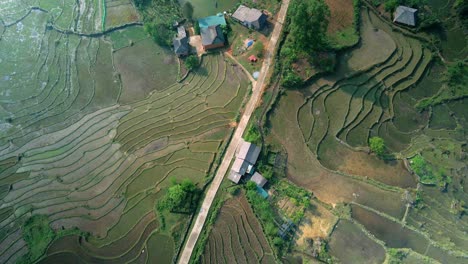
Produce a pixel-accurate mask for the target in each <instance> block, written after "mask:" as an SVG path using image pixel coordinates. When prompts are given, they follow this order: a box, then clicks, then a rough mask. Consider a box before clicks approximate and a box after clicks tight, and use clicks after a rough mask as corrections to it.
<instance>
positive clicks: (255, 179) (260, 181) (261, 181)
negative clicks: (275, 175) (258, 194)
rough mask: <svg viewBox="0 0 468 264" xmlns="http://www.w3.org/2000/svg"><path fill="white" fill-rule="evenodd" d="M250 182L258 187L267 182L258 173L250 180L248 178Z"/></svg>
mask: <svg viewBox="0 0 468 264" xmlns="http://www.w3.org/2000/svg"><path fill="white" fill-rule="evenodd" d="M250 180H251V181H253V182H255V183H256V184H257V186H258V187H263V186H264V185H265V184H266V183H267V182H268V181H267V179H265V178H264V177H263V176H262V175H261V174H260V173H258V172H255V173H254V175H253V176H252V178H250Z"/></svg>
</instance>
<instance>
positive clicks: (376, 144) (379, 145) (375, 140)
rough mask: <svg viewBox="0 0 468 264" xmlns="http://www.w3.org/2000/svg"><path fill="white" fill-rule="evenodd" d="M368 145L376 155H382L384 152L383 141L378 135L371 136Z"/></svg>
mask: <svg viewBox="0 0 468 264" xmlns="http://www.w3.org/2000/svg"><path fill="white" fill-rule="evenodd" d="M369 147H370V149H371V151H372V152H374V153H375V154H377V155H378V156H382V155H383V154H384V152H385V142H384V140H383V138H380V137H371V138H370V139H369Z"/></svg>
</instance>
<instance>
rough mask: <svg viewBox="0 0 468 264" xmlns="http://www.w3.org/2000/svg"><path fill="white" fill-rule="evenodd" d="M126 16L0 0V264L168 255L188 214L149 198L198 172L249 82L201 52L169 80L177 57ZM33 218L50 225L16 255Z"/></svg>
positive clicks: (203, 173) (207, 164)
mask: <svg viewBox="0 0 468 264" xmlns="http://www.w3.org/2000/svg"><path fill="white" fill-rule="evenodd" d="M78 3H81V4H80V5H78ZM104 7H105V8H106V9H104ZM115 8H117V9H119V10H120V9H121V8H125V9H128V10H129V11H128V13H129V14H130V15H129V16H130V17H131V19H130V20H129V17H128V16H122V17H120V16H119V17H116V16H115V14H113V13H118V14H120V13H121V10H120V11H116V10H117V9H115ZM104 10H107V11H105V12H106V13H107V15H106V16H104V15H103V14H104V13H103V12H104ZM133 14H136V11H135V10H134V8H133V5H132V4H131V2H130V1H98V0H87V1H80V2H77V1H67V0H63V1H47V0H44V1H43V0H41V1H39V0H38V1H29V2H28V3H27V4H26V3H24V2H18V1H0V19H1V20H0V22H1V23H0V25H1V27H0V50H2V51H5V50H8V51H9V52H1V53H0V62H1V64H0V105H1V108H0V120H1V121H0V122H1V124H0V127H1V130H0V146H1V147H0V159H1V161H0V199H1V202H0V262H1V263H12V262H16V261H18V260H25V256H27V257H29V260H31V261H32V260H34V261H37V260H38V259H37V257H39V258H41V259H42V260H41V262H44V263H50V262H52V263H53V262H60V263H63V262H68V261H69V260H70V259H71V258H75V259H77V260H79V261H84V262H110V263H117V262H129V261H139V262H148V263H154V261H155V260H164V261H165V262H170V261H172V258H173V257H174V256H176V255H177V250H178V248H179V247H180V243H181V242H182V240H183V236H184V234H185V231H186V229H187V228H188V222H189V219H190V215H185V214H172V213H169V212H157V211H156V210H155V205H156V203H157V201H158V200H159V199H160V198H161V197H162V196H163V195H164V193H165V190H166V189H167V187H168V186H170V182H171V180H172V179H175V180H179V181H180V180H182V179H190V180H191V181H192V182H194V183H195V184H197V185H198V186H199V187H203V186H204V185H205V184H206V183H207V182H208V181H209V179H210V176H211V175H212V173H213V171H214V169H215V167H216V164H215V162H216V160H217V159H218V157H219V155H220V152H221V151H222V149H223V148H224V146H225V144H226V142H227V139H228V138H229V135H230V133H231V132H232V128H231V126H230V123H231V122H232V121H233V120H235V118H236V116H237V114H238V112H239V110H240V108H241V106H242V104H243V101H244V98H245V96H246V94H247V89H248V81H247V78H245V76H244V75H243V73H242V72H241V70H239V69H237V68H236V67H234V66H232V64H231V63H229V62H227V60H226V59H225V58H224V57H223V56H221V55H219V54H213V55H210V56H206V57H203V59H202V63H201V66H200V68H199V69H197V70H196V71H194V72H192V73H190V74H189V75H188V76H187V78H186V79H184V80H183V81H181V82H176V78H177V63H176V61H177V59H176V58H174V56H173V55H172V54H170V53H168V52H167V51H166V50H163V49H161V48H160V47H158V46H157V45H156V44H154V43H153V42H152V41H151V40H150V39H149V37H148V36H147V35H146V33H145V32H144V31H143V30H142V27H141V26H140V25H137V24H130V25H128V24H129V23H132V22H136V21H138V17H134V16H133ZM115 27H120V28H119V29H118V30H115V29H113V28H115ZM103 29H105V30H106V31H103ZM142 56H145V57H144V58H143V57H142ZM138 58H140V59H141V60H140V62H141V61H144V62H145V63H144V64H143V65H144V66H146V67H142V66H141V65H140V64H138V63H136V62H135V61H138ZM124 60H127V61H128V63H127V64H125V63H124ZM138 67H142V68H138ZM135 80H140V82H138V83H135V82H134V81H135ZM134 88H135V89H134ZM36 215H40V216H41V217H45V218H41V219H42V220H41V221H42V223H46V225H47V226H50V227H51V228H52V229H53V230H54V232H55V233H54V234H55V235H54V236H53V241H52V243H51V244H50V245H48V247H44V248H41V249H40V250H39V249H37V248H34V250H35V251H34V255H28V252H31V248H29V247H31V245H29V244H27V243H26V241H25V240H24V237H23V236H24V232H23V231H24V230H25V227H24V223H27V220H28V219H31V216H36ZM44 219H45V220H44ZM38 250H39V252H38ZM33 257H34V258H35V259H32V258H33Z"/></svg>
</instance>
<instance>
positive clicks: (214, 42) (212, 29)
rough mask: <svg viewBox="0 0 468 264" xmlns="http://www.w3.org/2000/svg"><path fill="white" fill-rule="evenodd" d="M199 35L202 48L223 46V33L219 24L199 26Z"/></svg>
mask: <svg viewBox="0 0 468 264" xmlns="http://www.w3.org/2000/svg"><path fill="white" fill-rule="evenodd" d="M200 35H201V40H202V46H203V49H204V50H209V49H216V48H220V47H223V46H224V33H223V30H222V29H221V26H220V25H216V26H209V27H206V28H200Z"/></svg>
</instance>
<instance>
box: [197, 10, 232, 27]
mask: <svg viewBox="0 0 468 264" xmlns="http://www.w3.org/2000/svg"><path fill="white" fill-rule="evenodd" d="M198 25H199V26H200V29H202V28H207V27H211V26H217V25H226V19H225V18H224V15H223V14H219V15H216V16H209V17H204V18H200V19H198Z"/></svg>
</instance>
